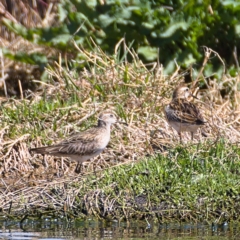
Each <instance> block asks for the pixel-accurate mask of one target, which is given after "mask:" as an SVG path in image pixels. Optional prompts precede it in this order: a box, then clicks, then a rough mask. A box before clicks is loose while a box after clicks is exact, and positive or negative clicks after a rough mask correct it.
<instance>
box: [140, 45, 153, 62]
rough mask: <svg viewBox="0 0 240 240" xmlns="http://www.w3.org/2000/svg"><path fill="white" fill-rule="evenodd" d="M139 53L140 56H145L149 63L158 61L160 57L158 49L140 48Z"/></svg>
mask: <svg viewBox="0 0 240 240" xmlns="http://www.w3.org/2000/svg"><path fill="white" fill-rule="evenodd" d="M137 52H138V54H141V55H143V56H144V58H145V59H146V60H148V61H153V60H156V59H157V57H158V49H157V48H153V47H149V46H146V47H140V48H139V49H138V51H137Z"/></svg>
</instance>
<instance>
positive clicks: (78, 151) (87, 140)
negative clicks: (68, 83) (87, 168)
mask: <svg viewBox="0 0 240 240" xmlns="http://www.w3.org/2000/svg"><path fill="white" fill-rule="evenodd" d="M116 122H117V118H116V116H115V115H114V114H113V113H109V112H103V113H101V114H100V115H99V117H98V125H97V126H96V127H93V128H90V129H88V130H86V131H84V132H81V133H77V134H74V135H73V136H71V137H69V138H68V139H66V140H63V141H62V142H60V143H58V144H56V145H51V146H46V147H39V148H31V149H30V151H32V152H35V153H39V154H48V155H52V156H57V157H69V158H70V159H72V160H75V161H77V162H78V165H77V167H76V169H75V172H76V173H79V172H81V168H82V163H83V162H85V161H87V160H88V159H90V158H93V157H95V156H97V155H99V154H100V153H101V152H102V151H103V150H104V149H105V147H106V146H107V144H108V142H109V140H110V132H111V125H112V124H114V123H116Z"/></svg>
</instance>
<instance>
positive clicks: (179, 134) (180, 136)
mask: <svg viewBox="0 0 240 240" xmlns="http://www.w3.org/2000/svg"><path fill="white" fill-rule="evenodd" d="M178 136H179V139H180V143H182V135H181V132H178Z"/></svg>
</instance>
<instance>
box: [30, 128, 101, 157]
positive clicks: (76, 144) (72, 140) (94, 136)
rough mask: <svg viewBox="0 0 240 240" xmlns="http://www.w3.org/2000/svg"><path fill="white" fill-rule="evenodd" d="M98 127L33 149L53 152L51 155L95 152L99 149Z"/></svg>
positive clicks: (37, 151) (39, 151)
mask: <svg viewBox="0 0 240 240" xmlns="http://www.w3.org/2000/svg"><path fill="white" fill-rule="evenodd" d="M99 130H100V129H98V128H91V129H89V130H87V131H84V132H81V133H77V134H74V135H72V136H71V137H69V138H68V139H66V140H63V141H62V142H60V143H58V144H56V145H52V146H46V147H40V148H34V149H31V151H34V152H36V153H41V154H51V155H61V156H62V155H65V154H66V155H69V154H77V155H88V154H94V153H95V152H97V151H99V150H100V148H99V146H98V144H97V143H98V137H99V132H98V131H99Z"/></svg>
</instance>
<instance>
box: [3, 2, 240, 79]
mask: <svg viewBox="0 0 240 240" xmlns="http://www.w3.org/2000/svg"><path fill="white" fill-rule="evenodd" d="M12 5H14V3H12ZM56 14H57V16H58V17H56ZM239 14H240V3H239V2H236V1H229V0H215V1H210V0H208V1H198V2H196V1H194V0H190V1H187V2H186V1H176V0H174V1H170V2H169V1H140V0H134V1H116V0H115V1H112V0H111V1H104V3H103V2H101V1H76V0H71V1H64V0H62V1H60V3H59V4H58V5H57V8H55V11H53V12H52V15H53V16H52V15H51V14H48V15H47V16H46V17H48V19H44V21H43V22H42V23H41V21H39V23H38V27H36V26H32V23H30V26H31V27H30V28H29V26H24V25H23V23H19V22H17V21H13V20H12V19H11V18H9V19H7V18H6V19H4V20H3V24H4V25H5V26H6V27H7V28H8V29H9V30H11V31H12V32H14V33H15V34H17V36H21V37H22V38H23V39H25V40H26V41H27V42H31V43H32V44H34V45H35V51H34V54H32V53H29V54H28V55H27V56H26V52H28V51H26V48H25V49H24V51H22V50H21V49H18V52H17V53H16V50H15V49H13V51H12V50H11V49H9V47H7V48H4V54H5V56H7V57H9V58H10V59H14V60H17V61H22V62H24V63H30V64H37V65H39V66H41V67H43V66H46V64H47V63H50V64H51V63H52V60H53V59H55V60H56V57H57V55H55V58H54V57H53V56H54V55H53V54H49V48H53V49H58V51H61V52H62V53H64V54H66V55H68V56H69V57H71V58H75V59H76V60H79V59H82V55H81V54H79V52H75V51H74V49H75V48H74V46H73V44H72V41H71V40H72V39H74V41H75V42H76V43H77V44H79V45H81V46H82V47H84V49H86V50H90V48H91V44H89V39H93V40H94V42H96V43H97V45H100V46H101V48H102V50H103V51H105V52H108V53H109V54H110V55H112V54H114V53H115V46H116V44H117V43H118V42H119V41H120V39H122V38H123V37H124V38H125V41H126V43H127V45H128V46H129V45H131V47H133V48H134V49H135V51H136V52H137V53H138V54H139V56H140V57H141V58H142V60H144V61H145V62H152V61H156V60H157V59H158V60H159V61H160V62H161V63H162V64H163V66H164V71H165V73H172V72H173V71H174V67H175V65H174V62H173V61H172V59H176V62H177V63H178V64H179V65H180V66H181V67H184V68H185V69H186V68H187V69H188V68H189V67H190V66H191V65H193V64H194V69H195V71H198V70H199V67H200V65H199V61H202V60H203V58H204V51H203V49H202V48H203V46H207V47H209V48H211V49H213V50H214V51H215V52H217V53H219V54H220V56H221V57H222V58H223V59H224V60H225V61H226V64H227V66H228V68H227V69H228V71H229V73H230V74H231V76H236V74H237V70H238V67H239V64H238V57H237V56H238V55H239V52H238V51H239V50H238V49H240V46H239V42H240V41H239V37H240V31H239V29H240V28H239V21H238V16H239ZM10 19H11V20H10ZM46 22H48V24H47V25H46ZM25 44H26V43H25ZM43 49H45V50H43ZM50 52H51V53H52V51H50ZM232 53H233V54H232ZM128 57H129V60H130V59H131V56H130V55H129V56H128ZM75 67H80V68H81V67H82V66H79V65H78V64H77V65H75ZM204 71H205V76H207V77H210V76H211V75H213V74H214V75H215V76H217V77H218V78H220V77H221V72H222V63H221V62H220V61H219V60H218V59H217V58H214V59H211V61H209V62H208V66H207V67H205V69H204ZM195 77H196V76H195Z"/></svg>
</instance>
